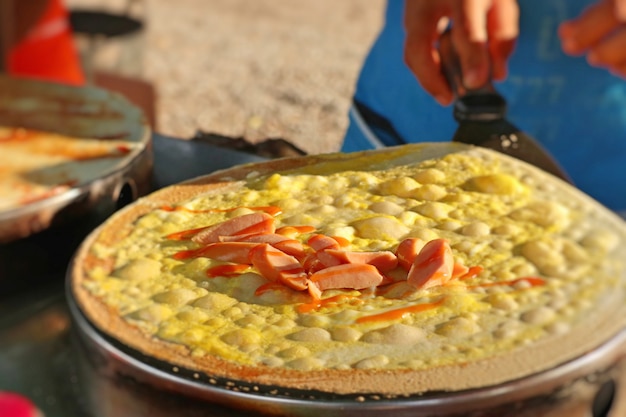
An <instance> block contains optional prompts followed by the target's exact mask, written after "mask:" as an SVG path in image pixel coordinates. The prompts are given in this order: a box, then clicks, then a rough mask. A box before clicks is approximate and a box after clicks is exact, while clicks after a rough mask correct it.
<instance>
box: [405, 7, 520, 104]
mask: <svg viewBox="0 0 626 417" xmlns="http://www.w3.org/2000/svg"><path fill="white" fill-rule="evenodd" d="M449 21H452V29H451V31H452V33H451V35H452V43H453V45H454V48H455V49H456V51H457V53H458V55H459V60H460V63H461V70H462V72H463V84H464V85H465V87H467V88H470V89H473V88H478V87H481V86H482V85H484V84H485V83H486V82H487V81H488V79H489V76H490V74H491V76H492V77H493V78H494V79H496V80H501V79H504V78H505V77H506V73H507V70H506V68H507V60H508V58H509V56H510V55H511V53H512V52H513V47H514V44H515V39H516V38H517V35H518V29H519V8H518V5H517V2H516V0H406V5H405V10H404V26H405V30H406V42H405V45H404V60H405V62H406V64H407V65H408V66H409V68H410V69H411V71H412V72H413V73H414V74H415V76H416V77H417V79H418V81H419V82H420V84H421V85H422V87H423V88H424V90H426V91H427V92H428V93H430V94H431V95H432V96H433V97H435V99H436V100H437V101H438V102H439V103H441V104H443V105H447V104H449V103H450V102H451V101H452V97H453V96H452V91H451V90H450V86H449V85H448V83H447V82H446V79H445V77H444V76H443V74H442V72H441V66H440V59H439V53H438V52H437V40H438V38H439V35H440V34H441V32H442V31H443V29H444V28H445V27H446V26H447V24H448V22H449Z"/></svg>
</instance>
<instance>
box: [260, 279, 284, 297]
mask: <svg viewBox="0 0 626 417" xmlns="http://www.w3.org/2000/svg"><path fill="white" fill-rule="evenodd" d="M287 290H289V289H288V288H287V287H285V286H284V285H282V284H279V283H278V282H268V283H266V284H263V285H261V286H259V288H257V289H256V291H255V292H254V295H256V296H257V297H258V296H259V295H262V294H264V293H266V292H268V291H287Z"/></svg>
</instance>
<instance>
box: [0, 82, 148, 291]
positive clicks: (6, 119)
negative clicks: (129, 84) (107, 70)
mask: <svg viewBox="0 0 626 417" xmlns="http://www.w3.org/2000/svg"><path fill="white" fill-rule="evenodd" d="M0 125H1V126H7V127H22V128H28V129H36V130H42V131H47V132H53V133H59V134H63V135H67V136H73V137H84V138H96V139H102V140H107V139H119V140H124V141H129V142H131V144H132V146H131V150H130V152H128V153H127V154H125V155H124V156H122V157H119V158H102V159H100V160H94V161H81V162H80V163H76V164H64V165H63V166H62V167H54V170H52V171H54V172H55V174H53V175H57V174H58V175H64V176H66V178H80V180H79V181H78V182H76V183H75V184H73V185H72V186H71V187H70V188H69V189H68V190H66V191H65V192H62V193H60V194H57V195H54V196H51V197H48V198H45V199H42V200H37V201H34V202H31V203H28V204H24V205H22V206H20V207H17V208H9V209H5V210H0V248H1V250H0V281H5V280H4V279H2V278H3V277H6V278H9V277H10V278H11V280H16V279H17V280H19V279H22V277H26V276H34V275H42V274H45V273H46V271H41V270H37V266H40V267H42V268H43V267H44V266H45V268H46V269H47V273H50V272H51V270H50V267H51V265H54V264H55V260H58V262H59V266H60V267H63V266H64V265H66V263H67V261H68V259H69V256H70V255H71V252H72V251H73V249H74V248H75V247H76V246H77V244H78V243H79V242H80V240H81V239H82V238H84V236H85V235H86V234H87V233H88V232H89V231H90V230H91V229H93V228H94V227H95V226H97V225H98V224H99V223H100V222H101V221H103V220H104V219H106V218H107V217H108V216H109V215H110V214H112V213H113V212H114V211H115V210H116V209H118V208H119V207H120V206H122V205H125V204H127V203H129V202H131V201H133V200H134V199H135V198H137V197H138V196H140V195H143V194H146V193H148V192H149V191H150V182H151V175H152V149H151V131H150V128H149V126H148V124H147V122H146V120H145V118H144V115H143V113H142V112H141V110H139V109H138V108H137V107H135V106H134V105H132V104H131V103H130V102H128V101H127V100H126V99H125V98H123V97H122V96H120V95H119V94H116V93H112V92H109V91H107V90H104V89H100V88H97V87H92V86H86V87H73V86H66V85H61V84H54V83H48V82H41V81H34V80H26V79H15V78H11V77H7V76H0ZM57 171H58V172H57ZM19 259H23V260H25V262H17V260H19ZM26 260H27V261H26Z"/></svg>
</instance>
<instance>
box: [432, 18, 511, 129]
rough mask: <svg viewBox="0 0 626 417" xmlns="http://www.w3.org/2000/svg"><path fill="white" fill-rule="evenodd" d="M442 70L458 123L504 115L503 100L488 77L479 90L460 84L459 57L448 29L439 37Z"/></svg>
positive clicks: (494, 118) (461, 75)
mask: <svg viewBox="0 0 626 417" xmlns="http://www.w3.org/2000/svg"><path fill="white" fill-rule="evenodd" d="M439 56H440V58H441V69H442V72H443V74H444V76H445V77H446V80H447V81H448V84H449V85H450V88H451V89H452V93H453V94H454V98H455V102H454V117H455V118H456V119H457V120H483V121H486V120H498V119H503V118H504V116H505V114H506V101H505V100H504V98H503V97H502V96H501V95H500V94H499V93H498V91H497V90H496V89H495V87H494V86H493V84H492V82H491V76H490V77H489V79H488V80H487V82H486V83H485V84H484V85H483V86H481V87H480V88H476V89H470V88H467V87H465V85H464V84H463V73H462V70H461V62H460V60H459V56H458V54H457V52H456V49H455V48H454V44H453V43H452V35H451V33H450V30H449V29H448V30H446V31H445V32H444V33H443V34H442V35H441V37H440V38H439Z"/></svg>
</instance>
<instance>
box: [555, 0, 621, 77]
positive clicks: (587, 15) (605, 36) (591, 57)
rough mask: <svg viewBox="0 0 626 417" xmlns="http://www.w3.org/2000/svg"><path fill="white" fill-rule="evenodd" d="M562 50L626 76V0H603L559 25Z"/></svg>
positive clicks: (591, 63)
mask: <svg viewBox="0 0 626 417" xmlns="http://www.w3.org/2000/svg"><path fill="white" fill-rule="evenodd" d="M559 36H560V38H561V46H562V48H563V52H565V53H566V54H569V55H585V56H586V57H587V62H589V64H590V65H593V66H597V67H602V68H607V69H608V70H609V71H611V73H613V74H615V75H619V76H621V77H625V78H626V0H600V1H598V2H597V3H595V4H593V5H591V6H590V7H588V8H587V9H586V10H585V11H584V12H583V13H582V14H581V15H580V16H578V17H577V18H575V19H572V20H569V21H567V22H564V23H562V24H561V26H560V27H559Z"/></svg>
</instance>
